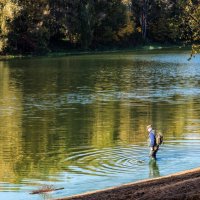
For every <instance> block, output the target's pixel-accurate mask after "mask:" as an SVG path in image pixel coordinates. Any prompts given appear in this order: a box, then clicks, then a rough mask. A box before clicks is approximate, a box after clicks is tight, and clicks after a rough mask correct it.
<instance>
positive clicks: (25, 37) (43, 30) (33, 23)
mask: <svg viewBox="0 0 200 200" xmlns="http://www.w3.org/2000/svg"><path fill="white" fill-rule="evenodd" d="M18 3H19V5H20V6H21V7H22V9H21V10H20V14H19V15H18V16H16V17H15V19H14V20H13V23H12V31H11V32H10V33H9V36H8V42H9V49H8V51H11V52H18V53H19V52H20V53H32V52H33V53H42V52H46V51H47V49H48V41H49V37H50V36H49V29H48V26H47V21H48V19H49V4H48V1H47V0H38V1H34V0H18Z"/></svg>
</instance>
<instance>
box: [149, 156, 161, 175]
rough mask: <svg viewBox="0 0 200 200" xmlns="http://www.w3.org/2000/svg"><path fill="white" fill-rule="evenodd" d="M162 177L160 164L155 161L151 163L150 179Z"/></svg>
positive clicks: (152, 160)
mask: <svg viewBox="0 0 200 200" xmlns="http://www.w3.org/2000/svg"><path fill="white" fill-rule="evenodd" d="M159 176H160V171H159V167H158V164H157V162H156V160H155V159H151V160H150V161H149V178H155V177H159Z"/></svg>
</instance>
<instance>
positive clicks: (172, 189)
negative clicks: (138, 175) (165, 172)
mask: <svg viewBox="0 0 200 200" xmlns="http://www.w3.org/2000/svg"><path fill="white" fill-rule="evenodd" d="M78 199H79V200H129V199H131V200H137V199H140V200H151V199H153V200H157V199H159V200H160V199H162V200H166V199H174V200H180V199H187V200H196V199H200V168H196V169H193V170H188V171H184V172H181V173H176V174H172V175H169V176H164V177H159V178H155V179H148V180H143V181H138V182H135V183H129V184H124V185H121V186H119V187H113V188H108V189H105V190H97V191H93V192H88V193H84V194H80V195H74V196H71V197H66V198H59V199H57V200H78Z"/></svg>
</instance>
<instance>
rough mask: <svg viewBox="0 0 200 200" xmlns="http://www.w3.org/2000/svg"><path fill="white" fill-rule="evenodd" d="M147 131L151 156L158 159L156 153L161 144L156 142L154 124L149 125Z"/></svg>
mask: <svg viewBox="0 0 200 200" xmlns="http://www.w3.org/2000/svg"><path fill="white" fill-rule="evenodd" d="M147 131H148V133H149V146H150V154H149V156H150V157H151V158H153V159H156V154H157V152H158V149H159V145H157V144H156V136H155V131H154V130H153V128H152V125H148V126H147Z"/></svg>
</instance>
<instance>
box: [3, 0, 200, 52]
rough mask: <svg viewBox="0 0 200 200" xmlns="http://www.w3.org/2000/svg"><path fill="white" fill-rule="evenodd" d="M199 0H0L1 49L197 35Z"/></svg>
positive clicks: (195, 38) (195, 39)
mask: <svg viewBox="0 0 200 200" xmlns="http://www.w3.org/2000/svg"><path fill="white" fill-rule="evenodd" d="M199 19H200V0H151V1H150V0H56V1H54V0H37V1H34V0H0V52H1V53H46V52H48V51H50V50H55V49H59V50H66V49H68V50H70V49H104V48H110V47H133V46H135V45H139V44H144V43H147V42H150V43H152V42H158V43H164V44H167V43H172V44H174V43H180V42H189V43H193V44H194V45H193V50H194V52H195V51H198V49H199V46H198V44H199V41H200V38H199V37H200V36H199V35H200V30H199V27H200V25H199V21H200V20H199Z"/></svg>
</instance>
